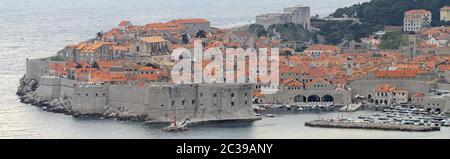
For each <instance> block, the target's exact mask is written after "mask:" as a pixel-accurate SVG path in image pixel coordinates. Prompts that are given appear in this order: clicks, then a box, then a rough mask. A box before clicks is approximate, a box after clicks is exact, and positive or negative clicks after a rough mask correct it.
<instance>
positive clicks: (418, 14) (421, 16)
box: [403, 9, 432, 32]
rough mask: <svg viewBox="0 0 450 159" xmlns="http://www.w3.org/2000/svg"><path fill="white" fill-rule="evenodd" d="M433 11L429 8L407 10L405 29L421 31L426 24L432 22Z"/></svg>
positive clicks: (404, 21) (404, 22)
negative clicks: (428, 9)
mask: <svg viewBox="0 0 450 159" xmlns="http://www.w3.org/2000/svg"><path fill="white" fill-rule="evenodd" d="M431 20H432V17H431V12H430V11H427V10H423V9H420V10H410V11H407V12H405V16H404V20H403V30H404V31H413V32H416V31H419V30H420V29H422V27H424V26H429V25H430V24H431Z"/></svg>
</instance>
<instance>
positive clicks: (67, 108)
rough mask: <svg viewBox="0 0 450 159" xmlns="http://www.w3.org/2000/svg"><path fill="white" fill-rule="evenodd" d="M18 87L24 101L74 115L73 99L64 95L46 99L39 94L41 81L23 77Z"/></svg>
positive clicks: (45, 108) (56, 111) (50, 110)
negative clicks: (38, 89) (72, 110)
mask: <svg viewBox="0 0 450 159" xmlns="http://www.w3.org/2000/svg"><path fill="white" fill-rule="evenodd" d="M19 83H20V84H19V87H18V88H17V93H16V94H17V95H18V96H20V101H21V102H22V103H26V104H31V105H33V106H37V107H41V108H42V109H43V110H45V111H48V112H55V113H64V114H68V115H72V112H71V108H72V106H71V99H70V98H69V97H66V96H63V97H59V98H54V99H46V98H42V97H39V96H38V95H37V92H36V90H37V88H38V87H39V82H38V81H37V80H35V79H30V78H26V77H25V76H24V77H22V78H21V79H20V81H19Z"/></svg>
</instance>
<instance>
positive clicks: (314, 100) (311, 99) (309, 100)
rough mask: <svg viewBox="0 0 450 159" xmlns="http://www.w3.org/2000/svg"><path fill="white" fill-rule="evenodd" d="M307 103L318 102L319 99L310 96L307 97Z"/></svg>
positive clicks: (316, 96)
mask: <svg viewBox="0 0 450 159" xmlns="http://www.w3.org/2000/svg"><path fill="white" fill-rule="evenodd" d="M308 102H320V97H319V96H318V95H310V96H309V97H308Z"/></svg>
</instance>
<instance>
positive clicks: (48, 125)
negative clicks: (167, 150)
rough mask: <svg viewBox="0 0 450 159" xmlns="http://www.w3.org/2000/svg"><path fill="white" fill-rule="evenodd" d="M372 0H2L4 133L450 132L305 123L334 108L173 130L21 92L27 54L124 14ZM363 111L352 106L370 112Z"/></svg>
mask: <svg viewBox="0 0 450 159" xmlns="http://www.w3.org/2000/svg"><path fill="white" fill-rule="evenodd" d="M365 1H367V0H246V1H242V0H151V1H149V0H146V1H144V0H126V1H124V0H0V138H450V130H449V129H447V128H444V129H443V130H442V131H440V132H429V133H410V132H395V131H377V130H346V129H323V128H308V127H304V126H303V124H304V122H305V121H308V120H314V119H318V118H319V117H326V116H328V117H334V116H336V117H337V116H338V114H336V113H328V114H293V115H279V116H276V117H275V118H263V119H262V120H260V121H256V122H254V123H250V124H249V123H244V124H236V123H235V124H220V125H206V126H196V127H192V128H191V130H189V131H186V132H181V133H167V132H163V131H161V130H160V128H161V127H162V126H161V125H146V124H142V123H135V122H121V121H116V120H101V119H78V118H74V117H71V116H67V115H62V114H55V113H49V112H45V111H43V110H41V109H40V108H37V107H33V106H30V105H27V104H22V103H20V102H19V98H18V97H17V96H16V95H15V92H16V89H17V86H18V81H19V78H21V77H22V75H23V74H24V73H25V59H26V58H42V57H48V56H51V55H54V54H55V53H56V52H57V51H58V50H60V49H62V48H63V47H64V46H66V45H68V44H74V43H77V42H79V41H82V40H86V39H89V38H92V37H94V36H95V33H96V32H98V31H107V30H108V29H110V28H112V27H114V26H116V25H117V24H118V23H119V21H120V20H130V21H131V22H132V23H133V24H138V25H140V24H146V23H151V22H163V21H168V20H171V19H175V18H199V17H201V18H207V19H209V20H210V21H211V22H212V25H213V26H215V27H233V26H239V25H243V24H248V23H251V22H253V21H254V20H255V18H254V17H255V16H256V15H259V14H263V13H269V12H281V11H282V9H283V8H284V7H289V6H294V5H307V6H311V15H315V14H318V15H320V16H327V15H329V14H330V13H332V12H333V11H334V10H335V9H337V8H341V7H346V6H350V5H352V4H356V3H360V2H365ZM370 113H371V112H358V113H355V114H346V115H347V116H356V115H358V114H370Z"/></svg>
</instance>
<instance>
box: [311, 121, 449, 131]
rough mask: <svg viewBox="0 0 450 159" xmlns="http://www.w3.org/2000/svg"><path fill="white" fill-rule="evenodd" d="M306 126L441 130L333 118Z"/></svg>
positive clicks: (312, 122) (433, 127) (431, 127)
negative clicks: (335, 119)
mask: <svg viewBox="0 0 450 159" xmlns="http://www.w3.org/2000/svg"><path fill="white" fill-rule="evenodd" d="M305 126H309V127H323V128H344V129H376V130H394V131H417V132H430V131H440V130H441V129H440V127H438V126H416V125H403V124H389V123H369V122H349V121H333V120H314V121H308V122H305Z"/></svg>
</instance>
